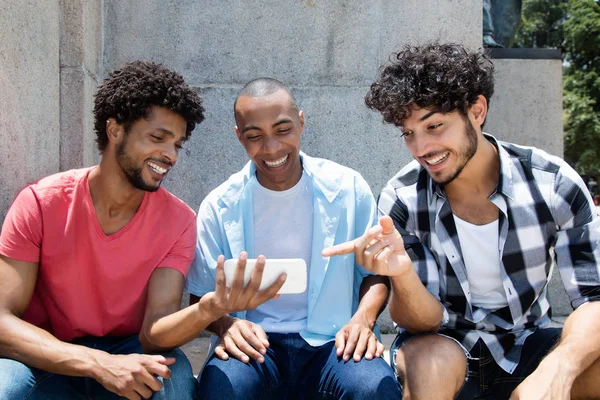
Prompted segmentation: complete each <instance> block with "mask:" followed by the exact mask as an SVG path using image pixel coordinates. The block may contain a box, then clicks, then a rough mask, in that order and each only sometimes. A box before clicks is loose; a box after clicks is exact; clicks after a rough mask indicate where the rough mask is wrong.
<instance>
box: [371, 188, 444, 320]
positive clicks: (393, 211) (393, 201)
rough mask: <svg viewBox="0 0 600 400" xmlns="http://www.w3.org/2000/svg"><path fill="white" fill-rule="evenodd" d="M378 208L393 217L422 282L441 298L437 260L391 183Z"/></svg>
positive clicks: (380, 197)
mask: <svg viewBox="0 0 600 400" xmlns="http://www.w3.org/2000/svg"><path fill="white" fill-rule="evenodd" d="M377 208H378V211H379V215H380V216H382V215H389V216H390V218H392V221H394V225H395V227H396V229H398V231H399V232H400V234H401V235H402V239H403V240H404V248H405V249H406V252H407V254H408V255H409V257H410V259H411V261H412V264H413V268H414V269H415V271H416V272H417V275H418V276H419V279H420V280H421V283H423V286H425V288H426V289H427V290H428V291H429V292H430V293H431V294H432V295H434V296H435V298H436V299H438V300H440V273H439V268H438V265H437V262H436V260H435V258H434V257H433V255H432V254H431V252H430V251H429V249H428V248H427V246H426V245H424V244H423V243H422V242H421V240H420V239H419V237H418V236H417V235H416V233H415V230H414V228H413V227H412V226H411V224H410V218H409V210H408V207H407V206H406V204H405V203H403V202H402V201H401V200H400V199H399V198H398V196H397V195H396V191H395V189H394V187H393V186H392V185H391V184H390V183H388V184H387V185H386V187H385V188H384V189H383V190H382V191H381V194H380V195H379V199H378V201H377ZM442 309H443V319H442V325H443V324H445V323H447V322H448V321H449V314H448V310H447V309H446V307H445V306H444V304H442Z"/></svg>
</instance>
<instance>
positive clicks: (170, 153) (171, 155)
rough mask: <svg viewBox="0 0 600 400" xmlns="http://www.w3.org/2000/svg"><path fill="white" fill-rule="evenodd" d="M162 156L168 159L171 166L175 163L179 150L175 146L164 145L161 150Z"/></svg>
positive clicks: (170, 144)
mask: <svg viewBox="0 0 600 400" xmlns="http://www.w3.org/2000/svg"><path fill="white" fill-rule="evenodd" d="M162 156H163V157H165V158H166V159H168V160H169V161H170V162H171V163H172V164H173V165H174V164H175V163H176V162H177V157H178V156H179V149H178V148H177V146H176V145H175V144H172V143H166V144H165V146H163V149H162Z"/></svg>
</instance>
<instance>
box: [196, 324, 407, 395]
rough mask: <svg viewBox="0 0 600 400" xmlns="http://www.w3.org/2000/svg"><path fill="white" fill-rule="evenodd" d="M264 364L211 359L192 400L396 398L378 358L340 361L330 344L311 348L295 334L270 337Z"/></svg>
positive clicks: (393, 383)
mask: <svg viewBox="0 0 600 400" xmlns="http://www.w3.org/2000/svg"><path fill="white" fill-rule="evenodd" d="M269 344H270V345H269V347H268V348H267V354H265V361H264V363H262V364H261V363H257V362H256V361H254V360H251V361H250V362H249V363H248V364H244V363H243V362H241V361H239V360H237V359H234V358H233V357H231V358H230V359H229V360H227V361H223V360H220V359H219V358H217V357H216V356H215V355H214V354H213V355H212V356H211V357H210V358H209V359H208V361H207V363H206V365H205V366H204V368H203V370H202V373H201V374H200V376H199V377H198V388H197V390H196V399H210V400H213V399H227V400H234V399H261V400H262V399H278V400H279V399H382V400H383V399H394V400H398V399H400V398H401V397H402V394H401V391H400V387H399V385H398V382H397V381H396V378H395V377H394V372H393V370H392V368H391V367H390V366H389V365H388V364H387V362H386V361H385V360H384V359H383V358H375V359H373V360H370V361H368V360H365V359H362V360H361V361H360V362H354V361H353V360H350V361H347V362H344V360H342V359H341V358H340V357H338V356H337V355H336V352H335V346H334V342H333V341H331V342H327V343H325V344H324V345H322V346H319V347H312V346H310V345H309V344H308V343H306V341H305V340H304V339H302V337H301V336H300V335H299V334H297V333H288V334H280V333H270V334H269Z"/></svg>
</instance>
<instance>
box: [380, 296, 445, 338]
mask: <svg viewBox="0 0 600 400" xmlns="http://www.w3.org/2000/svg"><path fill="white" fill-rule="evenodd" d="M389 311H390V317H391V318H392V320H393V321H394V322H395V323H396V324H398V326H400V327H401V328H403V329H406V330H407V331H408V332H410V333H428V332H432V333H435V332H437V331H438V330H439V329H440V327H441V326H442V322H443V317H444V313H443V309H442V307H441V305H440V306H439V308H438V309H437V310H435V311H433V310H431V311H429V312H427V311H426V310H414V311H413V312H410V310H407V309H405V308H401V307H398V306H396V305H395V304H394V303H393V302H390V306H389Z"/></svg>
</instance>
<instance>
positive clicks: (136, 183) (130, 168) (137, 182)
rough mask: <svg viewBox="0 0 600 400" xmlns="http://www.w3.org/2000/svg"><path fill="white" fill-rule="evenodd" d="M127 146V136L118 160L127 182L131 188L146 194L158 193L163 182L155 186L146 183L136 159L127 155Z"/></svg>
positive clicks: (121, 145) (122, 143)
mask: <svg viewBox="0 0 600 400" xmlns="http://www.w3.org/2000/svg"><path fill="white" fill-rule="evenodd" d="M126 146H127V136H125V138H124V139H123V141H122V142H121V143H120V144H119V145H118V147H117V152H116V158H117V164H118V165H119V168H120V169H121V171H122V172H123V174H124V175H125V177H126V178H127V181H129V183H130V184H131V186H133V187H134V188H136V189H139V190H143V191H145V192H156V191H157V190H158V188H159V187H160V184H161V183H162V181H161V182H159V183H158V184H154V185H152V184H149V183H147V182H146V181H144V178H142V168H141V167H139V166H137V165H136V163H135V161H134V159H133V158H132V157H131V156H130V155H129V154H127V151H126V150H127V149H126Z"/></svg>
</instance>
